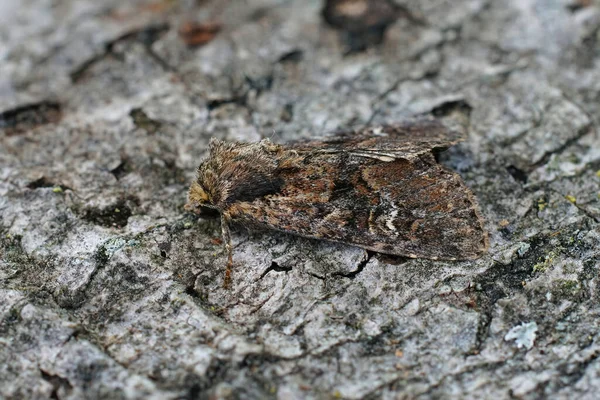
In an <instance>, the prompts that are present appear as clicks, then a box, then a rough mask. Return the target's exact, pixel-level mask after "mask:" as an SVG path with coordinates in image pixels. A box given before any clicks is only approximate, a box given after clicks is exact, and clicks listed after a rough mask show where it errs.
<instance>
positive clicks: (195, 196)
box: [186, 181, 210, 211]
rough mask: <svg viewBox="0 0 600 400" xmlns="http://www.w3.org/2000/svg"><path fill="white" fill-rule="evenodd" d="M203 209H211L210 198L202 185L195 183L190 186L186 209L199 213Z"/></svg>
mask: <svg viewBox="0 0 600 400" xmlns="http://www.w3.org/2000/svg"><path fill="white" fill-rule="evenodd" d="M201 207H210V197H209V195H208V193H207V192H206V190H205V189H204V188H203V187H202V185H201V184H199V183H198V182H197V181H195V182H194V183H192V185H191V186H190V190H189V192H188V203H187V204H186V209H187V210H189V211H197V210H198V209H199V208H201Z"/></svg>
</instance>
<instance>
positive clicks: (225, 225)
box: [221, 213, 233, 288]
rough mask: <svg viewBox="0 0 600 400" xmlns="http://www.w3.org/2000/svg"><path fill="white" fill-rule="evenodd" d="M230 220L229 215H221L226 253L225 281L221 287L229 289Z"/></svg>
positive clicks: (230, 260) (231, 248)
mask: <svg viewBox="0 0 600 400" xmlns="http://www.w3.org/2000/svg"><path fill="white" fill-rule="evenodd" d="M230 221H231V218H230V216H229V214H227V213H222V214H221V236H222V237H223V243H225V251H226V252H227V268H226V269H225V279H224V280H223V287H224V288H227V287H229V284H230V283H231V271H232V267H233V247H232V246H231V232H230V231H229V222H230Z"/></svg>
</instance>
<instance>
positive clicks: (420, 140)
mask: <svg viewBox="0 0 600 400" xmlns="http://www.w3.org/2000/svg"><path fill="white" fill-rule="evenodd" d="M462 140H463V138H462V136H461V135H460V134H459V133H458V132H453V131H449V130H448V129H447V128H446V126H445V125H443V124H442V123H441V122H440V121H439V120H436V119H425V118H422V119H416V120H412V121H410V120H407V121H404V122H402V123H401V124H397V125H387V126H378V127H372V128H363V129H359V130H354V131H344V132H342V133H338V134H336V135H334V136H330V137H325V138H323V139H322V140H320V141H309V142H300V143H297V144H295V145H294V148H297V149H300V150H306V151H314V150H315V148H319V147H321V148H322V150H321V151H322V152H336V151H348V152H350V153H352V154H356V155H363V156H365V157H371V158H380V159H382V160H384V161H385V160H388V161H389V158H405V159H410V158H412V157H415V156H418V155H420V154H424V153H431V152H439V151H443V150H446V149H447V148H448V147H450V146H452V145H455V144H456V143H458V142H460V141H462Z"/></svg>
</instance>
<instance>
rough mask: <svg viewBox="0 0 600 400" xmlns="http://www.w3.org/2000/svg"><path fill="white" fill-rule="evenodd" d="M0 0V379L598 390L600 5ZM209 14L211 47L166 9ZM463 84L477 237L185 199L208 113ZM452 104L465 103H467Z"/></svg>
mask: <svg viewBox="0 0 600 400" xmlns="http://www.w3.org/2000/svg"><path fill="white" fill-rule="evenodd" d="M397 4H399V5H400V6H402V7H403V8H404V9H405V11H407V15H410V16H411V18H407V17H406V16H400V17H399V18H398V19H397V20H396V21H395V23H394V24H392V25H390V26H389V27H388V29H387V31H386V32H385V36H384V40H383V42H382V43H381V44H379V45H373V46H369V47H368V48H367V49H366V50H365V51H361V52H348V45H349V44H348V42H347V40H348V38H347V36H345V35H344V33H342V32H340V31H339V30H337V29H334V28H332V27H331V26H328V25H327V24H325V23H324V21H323V18H322V16H321V9H322V7H323V4H322V2H321V1H312V0H311V1H306V0H295V1H283V0H281V1H276V0H260V1H259V0H256V1H213V2H210V1H192V0H187V1H180V2H174V1H168V0H163V1H158V2H157V1H135V2H134V1H131V2H124V1H115V0H106V1H92V0H82V1H75V0H66V1H60V2H58V1H49V0H48V1H46V0H36V1H19V0H4V1H2V2H0V112H2V114H0V164H1V166H2V168H1V172H0V398H6V399H20V398H35V399H51V398H54V399H57V398H58V399H79V398H86V399H100V398H106V399H150V398H154V399H163V398H164V399H175V398H190V399H192V398H207V397H210V398H250V399H262V398H281V399H292V398H314V399H327V398H348V399H359V398H385V399H396V398H419V399H429V398H450V397H458V398H490V399H508V398H524V399H538V398H545V397H551V398H554V399H571V398H588V399H592V398H595V396H596V393H598V391H599V390H600V359H599V358H598V356H599V355H600V336H599V333H598V329H599V325H600V304H599V302H598V300H599V288H598V284H599V280H598V279H599V278H598V267H599V263H600V231H599V222H600V136H599V133H598V130H597V129H596V127H597V123H598V116H599V115H600V65H599V64H600V36H599V35H600V4H599V3H597V2H594V1H591V2H590V1H583V0H582V1H579V2H571V1H563V0H507V1H492V0H461V1H442V0H438V1H433V0H430V1H398V2H397ZM186 21H200V22H204V23H206V22H218V23H219V24H221V30H220V32H218V33H217V34H216V36H215V37H214V38H213V39H212V40H210V41H209V42H208V43H206V44H205V45H203V46H196V47H189V46H187V45H186V43H185V42H184V41H183V40H182V36H181V35H180V34H179V33H178V30H179V28H180V27H181V26H182V25H183V24H184V23H185V22H186ZM461 105H462V107H463V108H468V107H470V109H471V111H470V117H469V118H470V121H469V122H470V128H469V135H468V139H467V140H466V141H465V142H463V143H461V144H459V145H457V146H455V147H453V148H452V149H450V150H449V151H448V152H446V153H444V154H443V156H442V158H441V162H442V163H443V164H444V165H446V166H447V167H449V168H451V169H453V170H455V171H457V172H458V173H459V174H460V175H461V176H462V177H463V179H464V181H465V182H466V184H467V185H468V186H469V187H470V188H471V189H472V190H473V192H474V193H475V195H476V196H477V198H478V201H479V204H480V207H481V211H482V214H483V216H484V218H485V220H486V227H487V229H488V230H489V232H490V240H491V246H490V250H489V253H488V254H486V255H485V256H484V257H482V258H481V259H479V260H476V261H469V262H436V261H429V260H421V259H417V260H405V259H400V258H394V257H388V256H383V255H379V254H370V253H369V254H367V252H365V251H363V250H361V249H358V248H356V247H352V246H346V245H342V244H332V243H328V242H324V241H316V240H309V239H303V238H299V237H294V236H291V235H286V234H282V233H277V232H269V231H256V230H251V229H245V228H244V227H237V228H234V229H233V243H234V246H235V249H234V261H235V270H234V276H233V284H232V287H231V288H230V289H228V290H226V289H223V288H222V287H221V284H222V281H223V273H224V268H225V263H226V254H225V252H224V249H223V246H222V244H220V243H219V241H218V238H219V236H220V227H219V222H218V219H215V218H209V217H206V218H197V217H194V216H193V215H191V214H188V213H186V212H185V211H184V210H183V205H184V204H185V201H186V191H187V188H188V185H189V183H190V182H191V181H192V179H193V177H194V173H195V168H196V167H197V165H198V163H199V161H200V160H201V159H202V157H203V156H205V155H206V152H207V145H208V141H209V139H210V138H211V137H218V138H221V139H227V140H242V141H256V140H259V139H260V138H262V137H271V138H272V139H273V140H274V141H276V142H279V143H285V142H286V141H289V140H294V139H299V138H309V137H314V136H318V135H322V134H324V133H327V132H332V131H335V130H337V129H339V128H347V127H350V126H357V125H358V126H360V125H364V124H367V123H368V124H379V123H393V122H395V121H398V120H400V119H402V118H404V117H409V116H413V115H417V114H422V113H430V112H432V111H438V112H439V111H440V110H442V111H443V110H448V109H451V108H456V107H459V106H461ZM467 105H468V106H467Z"/></svg>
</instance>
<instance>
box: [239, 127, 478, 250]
mask: <svg viewBox="0 0 600 400" xmlns="http://www.w3.org/2000/svg"><path fill="white" fill-rule="evenodd" d="M413 134H414V135H413ZM419 138H420V139H419ZM459 139H460V138H458V137H455V136H454V135H453V134H452V133H450V132H448V131H447V130H445V128H444V127H443V125H441V124H439V123H436V122H435V121H433V122H432V123H431V126H430V128H424V126H423V124H422V123H421V124H420V125H419V128H418V129H415V132H412V131H411V129H410V127H407V125H403V126H392V127H382V128H381V131H380V133H379V135H374V134H373V133H372V132H371V133H368V132H357V134H356V135H355V136H350V137H348V135H345V137H344V138H342V139H339V140H338V139H337V138H331V139H329V140H326V141H324V142H318V143H317V142H310V143H308V144H297V145H295V146H294V150H288V151H290V152H293V153H294V156H293V157H295V158H298V159H300V160H301V162H296V163H294V165H293V166H289V165H288V166H286V168H282V169H281V170H280V171H278V173H279V174H280V176H281V177H282V181H283V182H286V184H285V185H284V186H283V187H282V188H281V190H280V191H279V192H277V193H274V194H269V195H267V196H264V197H260V198H256V199H254V200H253V201H251V202H239V203H237V204H234V205H232V206H231V208H230V209H229V212H230V214H231V216H232V217H233V218H236V219H238V220H248V222H251V223H253V224H256V223H258V224H260V225H263V226H265V227H268V228H271V229H277V230H280V231H284V232H290V233H293V234H297V235H301V236H305V237H312V238H319V239H327V240H333V241H337V242H344V243H351V244H354V245H356V246H359V247H362V248H365V249H370V250H374V251H377V252H381V253H387V254H395V255H401V256H407V257H423V258H431V259H472V258H477V257H478V256H480V255H481V254H482V253H483V252H484V251H486V249H487V245H488V242H487V234H486V232H485V230H484V228H483V222H482V219H481V217H480V215H479V212H478V210H477V205H476V202H475V199H474V197H473V195H472V193H471V191H470V190H469V189H468V188H467V187H466V186H465V185H464V183H463V182H462V180H461V179H460V177H459V176H458V175H457V174H455V173H454V172H452V171H449V170H447V169H445V168H443V167H442V166H440V165H439V164H437V162H436V161H435V158H434V157H433V154H432V151H433V150H436V149H443V148H447V147H448V146H450V145H452V144H453V143H456V141H458V140H459ZM290 157H292V156H290Z"/></svg>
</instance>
